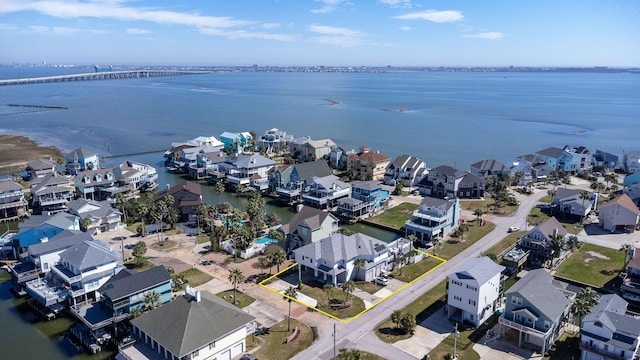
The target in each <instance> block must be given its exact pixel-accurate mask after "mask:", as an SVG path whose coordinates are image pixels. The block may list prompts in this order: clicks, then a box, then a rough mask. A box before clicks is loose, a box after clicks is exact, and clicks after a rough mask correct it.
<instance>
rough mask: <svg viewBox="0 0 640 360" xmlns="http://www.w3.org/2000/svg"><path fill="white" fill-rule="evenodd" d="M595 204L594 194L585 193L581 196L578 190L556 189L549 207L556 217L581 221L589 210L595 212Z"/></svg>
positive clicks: (596, 201) (596, 200)
mask: <svg viewBox="0 0 640 360" xmlns="http://www.w3.org/2000/svg"><path fill="white" fill-rule="evenodd" d="M597 203H598V195H597V194H595V193H591V192H587V193H586V194H584V195H583V194H582V192H581V191H579V190H575V189H565V188H557V189H556V191H555V194H554V195H553V199H552V200H551V207H552V209H553V213H554V214H556V215H558V216H566V217H571V218H577V219H583V218H584V217H585V216H587V215H589V213H590V212H591V210H595V205H596V204H597Z"/></svg>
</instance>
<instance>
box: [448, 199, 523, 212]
mask: <svg viewBox="0 0 640 360" xmlns="http://www.w3.org/2000/svg"><path fill="white" fill-rule="evenodd" d="M494 203H495V201H494V200H493V199H482V200H460V208H461V209H464V210H469V211H471V212H474V211H475V210H476V209H480V210H482V212H483V213H485V214H491V215H498V216H507V215H510V214H512V213H513V212H514V211H516V210H517V209H518V206H509V205H506V204H503V205H502V206H500V209H499V210H498V212H494V206H493V204H494Z"/></svg>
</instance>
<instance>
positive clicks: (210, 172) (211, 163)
mask: <svg viewBox="0 0 640 360" xmlns="http://www.w3.org/2000/svg"><path fill="white" fill-rule="evenodd" d="M226 159H227V155H226V154H225V153H224V152H223V151H213V152H198V153H197V154H196V161H195V164H193V165H190V166H189V168H188V170H187V173H188V176H189V179H192V180H203V179H215V180H216V181H217V180H220V179H222V178H224V176H226V174H224V175H223V174H222V173H220V171H219V170H220V164H222V163H224V162H225V160H226Z"/></svg>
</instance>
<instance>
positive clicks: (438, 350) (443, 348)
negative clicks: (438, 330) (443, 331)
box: [429, 328, 480, 360]
mask: <svg viewBox="0 0 640 360" xmlns="http://www.w3.org/2000/svg"><path fill="white" fill-rule="evenodd" d="M459 332H460V337H459V338H458V340H457V341H456V342H455V343H456V355H457V356H458V359H464V360H479V359H480V355H479V354H478V353H477V352H475V350H473V345H475V344H476V343H475V342H474V341H472V340H471V339H469V336H471V334H473V328H471V329H465V330H461V331H459ZM453 337H454V334H453V333H451V334H450V335H449V336H447V337H446V338H445V339H444V340H442V342H441V343H440V344H438V346H436V347H435V348H433V350H431V351H430V352H429V359H434V360H444V359H450V358H451V356H453V344H454V339H453Z"/></svg>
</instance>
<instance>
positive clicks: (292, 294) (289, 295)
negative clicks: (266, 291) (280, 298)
mask: <svg viewBox="0 0 640 360" xmlns="http://www.w3.org/2000/svg"><path fill="white" fill-rule="evenodd" d="M297 296H298V292H297V290H296V288H294V287H293V286H289V287H288V288H287V289H286V290H285V291H284V299H285V300H287V302H288V303H289V317H288V319H287V331H291V302H292V301H293V300H295V299H297Z"/></svg>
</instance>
